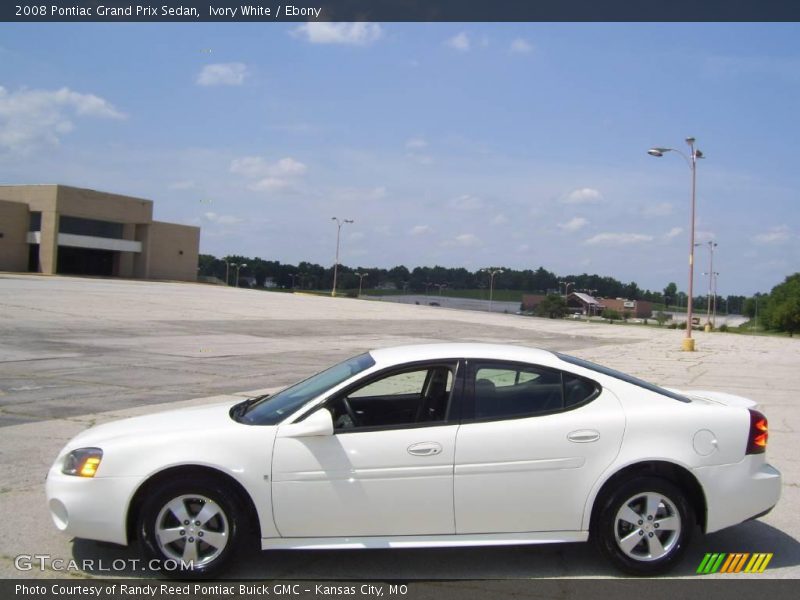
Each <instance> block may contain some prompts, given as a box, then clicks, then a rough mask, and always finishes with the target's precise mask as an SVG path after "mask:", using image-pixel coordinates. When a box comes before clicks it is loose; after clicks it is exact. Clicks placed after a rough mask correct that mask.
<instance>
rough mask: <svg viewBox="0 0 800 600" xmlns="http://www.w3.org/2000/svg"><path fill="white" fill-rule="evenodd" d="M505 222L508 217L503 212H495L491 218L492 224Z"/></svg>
mask: <svg viewBox="0 0 800 600" xmlns="http://www.w3.org/2000/svg"><path fill="white" fill-rule="evenodd" d="M506 223H508V217H507V216H505V215H504V214H503V213H498V214H496V215H495V217H494V219H492V224H494V225H505V224H506Z"/></svg>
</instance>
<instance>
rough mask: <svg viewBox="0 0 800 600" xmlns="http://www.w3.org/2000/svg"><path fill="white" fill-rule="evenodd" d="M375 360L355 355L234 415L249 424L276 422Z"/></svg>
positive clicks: (366, 355)
mask: <svg viewBox="0 0 800 600" xmlns="http://www.w3.org/2000/svg"><path fill="white" fill-rule="evenodd" d="M374 364H375V360H374V359H373V358H372V357H371V356H370V355H369V353H365V354H361V355H359V356H355V357H353V358H350V359H348V360H346V361H344V362H342V363H339V364H338V365H334V366H333V367H331V368H330V369H326V370H325V371H322V372H321V373H317V374H316V375H312V376H311V377H309V378H308V379H306V380H304V381H301V382H300V383H296V384H294V385H293V386H291V387H288V388H286V389H285V390H282V391H280V392H278V393H277V394H274V395H272V396H269V397H267V398H264V399H262V400H259V401H258V402H255V403H253V404H252V405H250V406H248V407H247V410H246V411H245V412H243V413H242V414H240V415H236V416H235V417H234V418H235V419H236V420H237V421H239V422H240V423H247V424H248V425H275V424H276V423H279V422H280V421H282V420H283V419H284V418H286V417H287V416H288V415H290V414H291V413H293V412H294V411H296V410H297V409H298V408H300V407H301V406H303V405H304V404H305V403H306V402H308V401H309V400H313V399H314V398H316V397H317V396H319V395H320V394H322V393H323V392H325V391H327V390H329V389H331V388H332V387H335V386H337V385H339V384H340V383H342V382H343V381H346V380H347V379H350V377H352V376H353V375H355V374H357V373H361V372H362V371H364V370H366V369H369V368H370V367H371V366H373V365H374ZM232 414H233V413H232Z"/></svg>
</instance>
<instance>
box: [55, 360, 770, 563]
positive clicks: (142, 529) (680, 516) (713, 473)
mask: <svg viewBox="0 0 800 600" xmlns="http://www.w3.org/2000/svg"><path fill="white" fill-rule="evenodd" d="M755 407H756V403H755V402H753V401H751V400H747V399H745V398H741V397H738V396H733V395H729V394H723V393H719V392H703V391H682V392H678V391H675V390H667V389H663V388H660V387H657V386H655V385H652V384H649V383H646V382H644V381H642V380H639V379H636V378H633V377H630V376H628V375H625V374H623V373H620V372H617V371H613V370H611V369H607V368H605V367H601V366H599V365H595V364H592V363H589V362H586V361H583V360H580V359H577V358H574V357H571V356H566V355H564V354H559V353H553V352H549V351H546V350H536V349H529V348H522V347H516V346H502V345H488V344H434V345H424V346H405V347H398V348H385V349H380V350H374V351H371V352H369V353H366V354H362V355H360V356H356V357H354V358H351V359H349V360H346V361H345V362H342V363H340V364H338V365H335V366H333V367H331V368H329V369H327V370H326V371H323V372H321V373H319V374H317V375H314V376H313V377H310V378H309V379H306V380H305V381H302V382H300V383H298V384H296V385H293V386H291V387H289V388H286V389H285V390H283V391H281V392H278V393H277V394H274V395H272V396H269V397H266V396H265V397H259V398H253V399H250V400H246V401H244V402H239V403H237V404H233V403H224V404H218V405H212V406H201V407H197V408H189V409H183V410H175V411H170V412H163V413H159V414H154V415H150V416H144V417H136V418H132V419H126V420H123V421H118V422H113V423H109V424H105V425H100V426H98V427H93V428H91V429H88V430H86V431H84V432H82V433H81V434H79V435H78V436H76V437H75V438H74V439H73V440H72V441H70V442H69V443H68V444H67V445H66V447H65V448H64V449H63V450H62V452H61V453H60V454H59V456H58V458H57V459H56V461H55V464H54V465H53V467H52V468H51V470H50V472H49V474H48V477H47V484H46V488H47V499H48V505H49V508H50V511H51V514H52V518H53V521H54V522H55V524H56V527H58V529H60V530H62V531H64V532H66V533H67V534H70V535H72V536H74V537H79V538H87V539H92V540H102V541H108V542H114V543H118V544H128V543H130V542H131V541H132V540H134V539H138V541H139V543H140V545H141V547H142V549H143V551H144V552H145V554H146V555H147V556H148V557H150V558H157V559H160V560H161V561H164V560H168V559H172V560H174V561H177V562H178V563H180V562H181V561H183V563H184V564H185V566H184V570H183V571H182V573H181V575H182V576H197V577H208V576H212V575H214V574H216V573H217V572H219V570H220V569H221V568H222V567H223V566H224V565H225V563H226V562H227V561H228V560H229V559H230V558H231V556H232V555H233V554H234V552H235V550H236V549H237V548H239V547H240V546H241V545H242V542H243V541H245V540H246V539H247V538H248V537H251V536H252V537H251V539H253V538H257V539H259V540H260V545H261V547H262V548H264V549H313V548H325V549H331V548H343V549H344V548H387V547H390V548H409V547H432V546H481V545H499V544H538V543H550V542H576V541H586V540H588V539H592V540H593V541H594V542H595V543H596V545H597V547H598V548H599V550H600V552H601V553H602V554H603V555H605V556H606V557H607V558H608V559H609V560H610V561H611V562H612V563H613V564H614V565H616V566H617V567H618V568H620V569H622V570H623V571H626V572H628V573H633V574H639V575H647V574H656V573H661V572H664V571H666V570H667V569H669V568H671V567H672V566H673V565H674V564H675V563H676V562H677V561H678V560H679V559H680V557H681V555H682V554H683V552H684V551H685V549H686V547H687V544H688V543H689V541H690V537H691V535H692V533H693V531H694V530H696V529H698V528H699V529H700V530H701V531H704V532H713V531H717V530H720V529H722V528H725V527H730V526H732V525H736V524H738V523H741V522H743V521H746V520H748V519H751V518H755V517H758V516H760V515H763V514H765V513H766V512H768V511H769V510H770V509H771V508H772V507H773V506H774V505H775V503H776V502H777V501H778V498H779V495H780V489H781V477H780V473H779V472H778V471H777V470H776V469H775V468H773V467H772V466H770V465H769V464H768V463H767V461H766V458H765V456H766V455H765V450H766V446H767V436H768V432H767V419H766V418H765V416H764V415H763V414H762V413H760V412H759V411H757V410H755Z"/></svg>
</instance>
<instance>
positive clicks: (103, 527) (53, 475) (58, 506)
mask: <svg viewBox="0 0 800 600" xmlns="http://www.w3.org/2000/svg"><path fill="white" fill-rule="evenodd" d="M140 481H141V480H140V479H139V478H138V477H91V478H88V477H76V476H74V475H64V474H63V473H61V470H60V466H56V465H54V466H53V468H52V469H50V472H49V473H48V475H47V482H46V483H45V491H46V493H47V507H48V508H49V509H50V516H51V517H52V519H53V523H54V524H55V526H56V527H57V528H58V529H59V530H61V531H63V532H64V533H66V534H67V535H69V536H70V537H76V538H83V539H87V540H97V541H101V542H112V543H114V544H123V545H126V544H127V543H128V535H127V531H126V530H127V527H126V522H127V514H128V505H129V503H130V500H131V498H132V497H133V494H134V492H135V491H136V489H137V487H138V486H139V483H140Z"/></svg>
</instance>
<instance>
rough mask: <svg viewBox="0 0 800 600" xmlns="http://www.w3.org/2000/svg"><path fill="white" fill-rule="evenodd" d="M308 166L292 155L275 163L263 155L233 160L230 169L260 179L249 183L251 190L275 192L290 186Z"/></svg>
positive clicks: (232, 171) (238, 173)
mask: <svg viewBox="0 0 800 600" xmlns="http://www.w3.org/2000/svg"><path fill="white" fill-rule="evenodd" d="M307 170H308V167H307V166H306V165H305V164H304V163H302V162H300V161H299V160H296V159H294V158H292V157H290V156H287V157H286V158H282V159H280V160H278V161H276V162H274V163H271V162H268V161H267V160H265V159H264V158H263V157H261V156H245V157H242V158H235V159H233V160H232V161H231V166H230V171H231V173H236V174H237V175H242V176H244V177H247V178H253V179H258V181H255V182H252V183H250V184H249V185H248V187H249V188H250V189H251V190H255V191H260V192H274V191H277V190H282V189H286V188H288V187H290V186H291V185H292V184H293V183H294V180H295V179H296V178H297V177H300V176H301V175H303V174H305V172H306V171H307Z"/></svg>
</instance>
